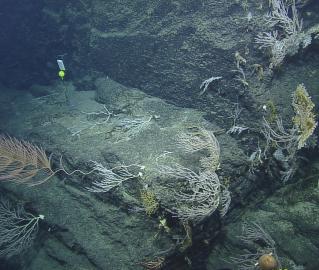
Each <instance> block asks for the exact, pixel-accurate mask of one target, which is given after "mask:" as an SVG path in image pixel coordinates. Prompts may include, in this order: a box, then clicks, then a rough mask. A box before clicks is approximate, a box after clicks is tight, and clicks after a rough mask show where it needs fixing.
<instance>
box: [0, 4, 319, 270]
mask: <svg viewBox="0 0 319 270" xmlns="http://www.w3.org/2000/svg"><path fill="white" fill-rule="evenodd" d="M268 2H269V1H262V0H260V1H238V0H229V1H226V0H216V1H208V0H198V1H193V0H186V1H174V0H159V1H154V0H150V1H145V0H137V1H124V0H123V1H116V0H111V1H102V0H89V1H84V0H81V1H78V0H77V1H75V0H71V1H64V2H57V1H52V0H41V1H36V3H33V2H32V3H30V1H26V0H18V1H4V3H3V4H2V7H3V10H4V12H3V14H1V15H2V16H0V21H1V25H2V26H3V27H2V29H1V30H0V31H1V37H2V39H1V41H2V44H1V51H0V58H1V70H2V72H0V80H1V82H2V84H4V85H6V86H9V87H10V88H8V89H5V87H2V86H1V88H2V89H3V93H4V94H3V95H2V96H1V99H2V103H1V104H2V106H1V118H2V119H5V121H2V122H1V126H0V130H1V131H2V132H6V133H10V134H12V135H14V136H17V137H21V138H28V139H32V140H34V141H36V142H37V143H39V144H43V145H44V146H45V148H46V149H47V150H49V151H50V152H57V153H60V152H63V153H66V156H67V158H66V159H67V160H68V163H69V165H70V167H77V166H79V165H80V166H87V164H86V162H87V161H88V160H91V159H92V157H94V158H95V159H96V160H102V161H103V162H105V163H107V164H109V163H112V161H114V160H113V159H114V158H115V159H117V160H118V161H121V162H131V161H132V160H133V161H135V159H136V160H143V161H145V162H146V163H147V162H148V159H147V157H151V156H153V157H154V155H155V154H154V153H157V154H158V155H160V151H159V149H161V150H163V151H164V150H167V146H170V140H169V139H170V138H171V137H173V135H172V134H175V133H178V132H179V131H180V130H181V128H184V127H185V125H186V123H187V124H188V125H189V124H190V123H191V125H194V126H195V125H197V124H198V123H200V124H205V125H207V127H208V128H209V129H211V130H213V131H214V132H216V134H217V136H218V140H219V141H220V145H221V149H222V154H221V170H220V171H219V172H218V175H219V176H220V177H221V179H224V180H225V182H227V181H229V180H231V183H230V189H231V191H232V197H233V202H232V205H231V209H234V210H232V212H231V214H230V215H229V217H228V218H227V217H226V219H224V220H223V221H222V222H223V224H224V225H226V226H222V223H221V219H220V218H219V217H218V216H216V215H214V216H212V217H211V218H210V219H208V220H205V222H204V223H202V224H200V225H199V226H194V227H193V228H192V230H193V231H192V238H193V239H192V240H193V242H192V241H190V243H187V245H186V246H187V247H186V248H185V249H183V248H184V247H183V248H181V245H183V244H185V242H187V241H189V240H190V239H188V238H187V237H186V236H187V234H188V233H189V231H187V229H186V228H187V227H183V226H182V225H181V224H176V223H175V222H176V221H174V219H173V221H172V220H169V221H170V222H171V223H170V224H169V225H171V226H172V227H173V232H172V234H170V235H167V234H166V232H165V230H163V227H160V225H159V223H160V221H161V219H160V218H161V217H159V216H158V217H146V215H145V213H144V215H140V214H138V215H140V216H137V217H135V216H131V213H128V210H127V209H128V208H129V207H128V205H130V204H132V202H133V203H137V202H136V200H137V198H139V195H138V194H139V193H138V192H139V191H138V188H137V187H136V186H134V185H133V190H134V192H133V194H127V192H122V191H123V190H121V192H118V193H116V194H114V195H110V196H106V197H103V196H99V197H98V199H96V198H95V197H94V198H93V197H91V196H89V195H87V194H86V193H85V192H83V190H82V187H83V186H85V184H86V182H83V181H82V180H81V179H80V178H78V179H73V180H72V182H71V184H70V185H68V184H67V185H64V183H63V182H61V181H59V182H58V183H55V182H53V183H50V186H48V188H49V189H50V190H46V191H45V192H41V195H39V194H38V193H37V192H38V191H37V190H36V191H25V190H23V189H15V188H12V189H11V188H7V187H5V188H6V189H4V190H5V192H7V191H8V190H10V192H11V193H12V194H14V195H15V196H16V197H19V196H21V198H22V199H23V200H27V201H31V205H32V208H33V210H36V211H37V212H39V211H41V212H42V211H44V212H49V213H51V214H50V215H49V216H48V219H47V223H48V224H47V225H45V226H44V229H43V230H42V231H43V235H44V236H43V237H44V240H43V241H44V242H43V244H42V246H43V247H44V248H42V249H41V254H38V255H37V256H35V259H34V260H33V261H32V262H31V263H30V264H29V265H30V267H29V269H34V270H35V269H40V267H42V269H43V264H44V263H48V268H47V269H50V267H51V268H53V267H55V268H57V269H70V267H71V266H72V267H74V266H76V267H77V266H78V267H86V268H83V269H109V268H110V267H113V268H112V269H137V267H140V268H141V267H142V264H141V263H145V264H144V266H148V267H151V266H152V263H156V259H159V257H161V255H163V254H164V255H165V256H166V262H165V265H163V267H164V269H187V268H189V269H204V268H205V267H207V269H209V270H213V269H214V270H217V269H218V267H219V268H223V267H227V266H229V265H227V264H225V263H224V261H223V260H222V259H223V258H217V257H219V256H220V254H222V255H223V256H220V257H225V258H226V259H227V258H228V257H231V256H232V254H234V253H235V251H236V252H237V251H238V249H241V248H243V246H244V245H242V243H241V242H240V241H236V240H234V237H235V236H234V234H232V233H233V232H234V231H236V229H238V227H240V226H241V225H242V223H243V222H242V221H243V219H242V218H239V217H241V216H244V217H245V218H246V219H251V220H252V219H256V220H257V219H258V220H259V221H260V222H262V223H263V224H264V225H265V226H264V227H265V229H266V230H267V229H268V230H269V233H273V237H274V238H275V240H276V242H277V243H278V244H279V250H278V252H279V253H280V254H281V255H283V256H286V257H288V258H289V259H291V260H295V262H296V263H298V264H300V265H307V258H309V259H308V261H309V263H308V265H309V267H315V265H316V262H315V260H313V254H315V253H316V252H317V250H318V243H317V242H316V241H311V239H307V236H306V234H307V233H306V231H307V229H305V230H300V231H299V233H300V237H299V238H298V239H299V240H300V242H302V243H304V245H303V247H305V248H307V247H309V248H307V250H308V253H307V254H308V255H309V256H308V255H307V254H306V255H307V256H308V257H307V256H304V258H301V257H300V256H299V255H298V254H297V253H298V252H297V251H298V249H297V247H296V246H293V245H290V244H289V245H285V241H288V240H287V238H281V237H280V235H279V233H277V234H276V229H277V228H280V232H283V233H286V234H288V235H289V234H291V233H293V232H296V231H297V230H298V227H299V226H303V227H304V228H310V227H311V228H310V229H311V233H317V231H318V228H317V227H316V226H315V225H313V223H312V220H311V219H310V217H309V215H308V214H307V215H306V218H307V220H305V222H304V224H301V222H300V220H302V219H304V216H303V215H301V213H300V212H302V211H305V212H307V213H311V212H313V213H317V208H316V205H315V204H316V203H317V201H318V193H317V192H315V191H313V192H311V198H308V197H307V194H308V193H307V190H310V189H311V188H312V189H313V188H314V186H313V183H314V181H315V180H314V179H313V175H314V174H315V173H313V174H310V175H307V173H305V172H303V170H302V169H301V170H300V171H301V176H300V178H302V177H304V178H307V177H312V178H311V179H312V182H310V184H309V185H307V186H305V187H304V186H302V188H303V192H302V196H301V197H298V198H300V200H302V201H304V202H305V204H304V205H303V204H302V203H301V204H300V203H299V202H298V201H293V199H294V198H292V196H290V195H289V196H288V195H287V194H290V193H289V189H288V188H286V189H283V190H282V191H279V192H277V193H276V194H275V196H273V197H271V198H270V199H268V200H267V198H268V197H270V196H271V194H272V193H274V192H275V191H276V190H278V189H279V188H280V187H281V186H282V183H281V182H280V181H279V180H278V178H279V176H280V174H279V170H280V169H281V166H282V164H280V163H276V162H275V161H272V162H270V161H269V160H266V161H265V162H264V163H262V164H259V165H260V168H258V169H257V170H256V172H255V174H251V173H250V172H249V166H250V165H251V164H250V163H249V158H250V157H251V154H252V153H253V152H254V151H256V150H257V149H258V147H259V146H260V145H263V143H264V137H263V136H262V134H261V127H262V117H263V116H269V113H274V114H276V116H278V115H280V116H281V117H282V118H283V119H284V122H285V125H286V126H288V127H289V126H291V117H292V109H291V98H290V96H291V93H292V92H293V91H294V90H295V89H296V86H297V85H298V84H300V83H305V86H306V88H307V90H308V92H309V94H310V95H311V96H312V100H313V101H314V103H316V104H318V102H319V96H318V95H317V91H318V85H319V79H318V78H319V76H318V74H319V71H318V70H319V66H318V63H319V53H318V41H317V40H315V39H314V40H313V43H312V45H311V46H309V47H308V48H307V49H306V50H300V52H299V53H298V54H296V55H294V56H293V57H288V58H287V59H286V60H285V62H284V64H283V65H282V66H281V67H280V68H279V69H277V70H270V69H269V68H268V67H269V56H268V55H267V53H266V51H261V50H258V48H257V47H258V46H257V45H256V44H255V43H254V38H255V37H256V35H257V33H259V32H261V31H264V30H265V25H264V21H263V19H262V17H263V15H264V14H266V13H267V12H268V8H269V7H268ZM298 3H299V4H300V5H301V4H305V6H304V7H303V9H301V12H302V16H303V18H304V28H305V29H306V30H307V29H309V28H310V27H312V26H315V25H316V24H318V21H319V18H318V14H319V6H318V5H317V3H315V1H312V2H311V1H299V2H298ZM314 33H315V32H314ZM313 37H315V34H313ZM57 58H62V59H63V60H64V62H65V65H66V69H67V70H66V78H65V80H66V84H57V83H56V80H57V79H58V78H57V65H56V59H57ZM211 77H221V78H219V79H218V80H215V81H213V83H212V84H210V85H209V86H208V87H207V89H204V88H203V87H202V88H200V85H201V83H202V82H203V81H204V80H206V79H208V78H211ZM114 81H116V82H118V83H120V84H122V85H119V84H118V83H115V82H114ZM37 84H42V85H46V86H39V85H37ZM124 85H125V86H129V88H126V87H125V86H124ZM132 87H134V88H138V89H139V90H137V89H133V88H132ZM13 88H15V89H13ZM11 89H12V90H11ZM27 89H28V93H25V94H23V95H21V96H20V94H19V92H16V90H23V91H27ZM65 89H68V90H70V89H71V90H72V91H71V92H72V93H73V94H74V96H72V95H73V94H72V95H71V99H70V100H69V101H70V102H69V103H66V102H65V100H64V98H65V96H64V91H65ZM123 89H124V90H123ZM73 90H75V91H73ZM78 91H80V92H78ZM84 91H86V92H84ZM94 91H95V92H94ZM140 91H142V92H144V93H142V92H140ZM8 92H11V94H12V95H9V94H6V93H8ZM55 92H57V93H58V94H57V95H55ZM95 93H96V95H95ZM145 93H146V94H145ZM47 94H49V95H53V96H49V98H48V99H47V97H44V99H42V97H43V96H46V95H47ZM147 94H151V95H152V96H153V97H154V96H155V97H157V98H158V97H160V98H162V99H165V100H166V101H167V102H168V103H174V104H175V105H177V107H175V106H173V105H169V104H167V103H165V102H163V101H161V100H159V99H157V98H152V97H149V96H147ZM72 97H73V98H72ZM26 101H27V102H26ZM96 101H97V102H96ZM28 102H30V104H32V105H28ZM101 104H103V105H105V106H107V109H110V110H112V113H114V115H113V116H116V117H119V116H121V115H122V116H123V117H124V116H129V117H133V116H134V117H137V118H139V119H140V118H141V116H151V117H152V128H151V129H150V130H147V131H146V132H145V133H143V136H141V137H138V138H134V139H133V140H131V141H125V140H124V141H122V142H121V143H122V144H118V141H117V139H118V137H117V136H118V133H120V132H121V131H119V128H118V127H117V129H116V128H113V129H112V128H109V127H108V126H103V127H101V126H100V125H98V124H97V123H99V122H100V121H99V119H100V118H101V117H102V118H103V116H105V115H106V114H105V111H104V114H103V106H102V105H101ZM82 106H84V107H82ZM265 106H266V107H265ZM272 106H273V107H272ZM178 107H193V108H195V109H196V110H192V109H184V108H178ZM39 108H41V113H42V114H41V115H40V114H39V112H38V110H39ZM265 108H266V109H265ZM269 108H275V109H274V110H273V111H271V110H270V109H269ZM83 112H95V113H97V114H96V115H98V116H95V117H97V118H94V117H93V118H92V116H91V118H90V117H88V116H87V115H85V114H83ZM238 112H240V115H237V116H239V118H236V117H237V116H236V113H238ZM116 117H115V121H117V120H116V119H117V118H116ZM189 119H190V120H191V121H190V122H187V121H186V120H189ZM92 123H93V124H92ZM94 123H95V126H92V125H94ZM235 124H236V125H238V126H241V127H248V128H249V129H248V131H246V132H243V133H241V134H231V133H229V132H228V133H226V132H227V131H229V129H230V128H231V127H232V126H233V125H235ZM104 129H105V130H104ZM94 132H95V133H94ZM165 132H167V134H166V133H165ZM101 134H102V135H101ZM101 136H102V137H103V138H102V139H101ZM155 139H157V143H155V144H154V140H155ZM132 141H133V143H132ZM81 147H82V148H81ZM85 147H87V148H85ZM141 149H142V150H141ZM307 151H308V150H307ZM307 151H305V152H307ZM134 153H136V154H134ZM188 161H189V162H190V163H191V159H189V160H188ZM57 163H58V161H56V164H57ZM301 164H306V163H301ZM193 166H194V164H193ZM59 178H60V180H61V179H63V176H59ZM89 180H90V181H92V179H89ZM56 181H57V180H56ZM66 182H67V183H69V182H68V181H67V180H66ZM151 183H154V185H155V183H161V181H158V179H157V177H155V176H154V177H153V178H152V179H151ZM125 188H126V189H125ZM131 188H132V186H130V185H128V186H124V191H127V190H130V189H131ZM292 188H293V187H292ZM313 190H314V189H313ZM281 192H282V193H281ZM56 194H59V196H57V195H56ZM309 194H310V192H309ZM83 196H84V197H83ZM280 196H282V197H280ZM82 198H85V200H83V199H82ZM296 198H297V197H296ZM57 200H59V201H62V202H63V200H65V203H64V205H63V207H61V206H60V205H59V201H57ZM298 200H299V199H298ZM263 201H265V202H264V203H262V202H263ZM292 201H293V202H292ZM249 202H250V204H251V205H252V207H255V205H256V204H257V202H258V207H259V206H261V207H262V208H263V209H265V212H266V213H265V212H263V211H257V210H256V211H253V210H249V211H247V209H246V208H247V207H248V206H247V205H248V204H249ZM66 203H67V205H66ZM282 203H283V204H285V207H284V208H283V207H281V204H282ZM289 203H291V205H289ZM50 205H51V206H52V207H53V208H52V207H50ZM68 205H69V206H70V207H68ZM162 207H163V208H165V207H166V205H165V202H163V204H162ZM52 209H53V210H52ZM74 209H79V210H81V211H79V212H74ZM77 213H79V214H80V215H81V217H80V219H81V220H82V221H83V223H80V224H74V223H73V222H72V220H74V219H78V218H79V217H78V216H77ZM287 213H289V214H288V215H287ZM264 214H265V215H266V217H265V215H264ZM269 216H271V218H272V217H273V216H275V217H276V222H277V223H276V224H271V221H270V220H272V219H269V218H267V217H269ZM66 217H67V219H66ZM235 219H240V221H236V222H234V220H235ZM87 220H89V221H87ZM108 220H112V224H111V225H110V224H108ZM119 220H120V221H121V222H118V221H119ZM122 221H123V222H122ZM287 224H288V225H287ZM300 224H301V225H300ZM46 226H47V227H46ZM287 227H289V228H290V229H291V230H288V229H289V228H288V229H287ZM221 228H225V229H226V230H228V231H227V232H226V233H225V234H223V231H221V230H220V229H221ZM46 229H47V230H49V234H46V232H45V230H46ZM95 230H97V231H95ZM222 230H223V229H222ZM278 231H279V230H278ZM154 232H155V233H154ZM158 232H160V233H159V236H158V235H157V233H158ZM94 233H96V235H97V236H95V237H97V238H98V239H94V238H91V236H92V235H93V234H94ZM121 233H123V234H124V240H119V239H122V237H123V235H120V234H121ZM131 234H134V236H132V235H131ZM153 234H156V235H157V236H158V241H155V242H151V243H150V242H147V241H148V240H149V239H151V238H152V236H153ZM238 234H239V232H238ZM235 235H237V232H236V233H235ZM223 236H225V238H224V239H223ZM183 237H184V238H183ZM185 239H186V240H185ZM225 239H226V240H225ZM298 239H297V240H296V241H298ZM119 242H120V243H119ZM144 242H145V243H146V244H145V245H144ZM217 242H218V243H219V244H218V245H217ZM288 242H289V241H288ZM94 243H96V244H97V245H98V246H94ZM104 243H106V244H105V245H104ZM176 243H178V244H176ZM181 243H182V244H181ZM157 244H158V245H159V246H157ZM97 247H98V248H99V251H98V252H96V251H95V248H97ZM172 247H173V248H172ZM36 248H38V250H39V247H37V246H36ZM113 249H117V250H118V253H114V254H112V250H113ZM227 249H228V251H229V250H231V252H228V251H227ZM163 250H164V251H165V252H164V253H163ZM211 250H213V251H211ZM232 251H234V252H232ZM210 252H211V255H210V256H208V254H209V253H210ZM65 254H68V255H67V256H66V255H65ZM105 254H107V255H105ZM122 255H123V256H122ZM119 257H121V260H122V261H121V263H120V264H119V263H118V258H119ZM208 257H209V262H208V263H207V264H206V260H207V258H208ZM76 261H78V262H80V263H79V264H75V263H74V262H76ZM147 263H149V264H147ZM158 263H159V262H158ZM128 265H129V266H128ZM153 266H154V265H153ZM12 267H13V266H12ZM116 267H118V268H116ZM149 269H152V268H149ZM153 269H156V268H153ZM309 269H315V268H309ZM289 270H290V269H289Z"/></svg>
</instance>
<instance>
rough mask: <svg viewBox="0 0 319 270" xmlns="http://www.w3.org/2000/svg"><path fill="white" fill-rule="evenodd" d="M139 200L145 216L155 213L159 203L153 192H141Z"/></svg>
mask: <svg viewBox="0 0 319 270" xmlns="http://www.w3.org/2000/svg"><path fill="white" fill-rule="evenodd" d="M141 200H142V204H143V206H144V208H145V212H146V214H147V215H149V216H150V215H153V214H154V213H155V212H156V211H157V209H158V206H159V203H158V201H157V199H156V196H155V194H154V192H152V191H150V190H142V191H141Z"/></svg>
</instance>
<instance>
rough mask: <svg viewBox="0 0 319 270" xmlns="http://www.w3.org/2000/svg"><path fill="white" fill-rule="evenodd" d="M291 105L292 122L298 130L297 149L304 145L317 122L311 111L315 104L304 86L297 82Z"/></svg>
mask: <svg viewBox="0 0 319 270" xmlns="http://www.w3.org/2000/svg"><path fill="white" fill-rule="evenodd" d="M292 106H293V108H294V111H295V114H296V115H295V116H294V117H293V123H294V125H295V127H296V128H297V130H298V133H299V136H298V149H300V148H302V147H304V146H305V144H306V141H307V139H308V138H309V137H310V136H311V135H312V133H313V132H314V130H315V128H316V126H317V124H318V123H317V122H316V115H315V114H314V112H313V109H314V107H315V104H314V103H313V102H312V100H311V97H310V96H309V94H308V92H307V90H306V88H305V86H304V85H303V84H299V85H298V86H297V89H296V91H295V92H294V94H293V100H292Z"/></svg>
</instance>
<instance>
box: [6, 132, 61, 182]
mask: <svg viewBox="0 0 319 270" xmlns="http://www.w3.org/2000/svg"><path fill="white" fill-rule="evenodd" d="M40 172H44V173H46V174H47V176H46V177H45V179H43V177H42V178H41V179H40V180H39V179H35V176H36V175H37V174H38V173H40ZM54 174H55V173H54V172H53V170H52V168H51V160H50V157H48V156H47V155H46V153H45V151H44V150H43V149H42V148H41V147H39V146H36V145H33V144H31V143H29V142H27V141H20V140H18V139H16V138H12V137H10V136H4V135H0V181H1V180H2V181H12V182H15V183H27V184H28V185H30V186H33V185H37V184H41V183H42V182H44V181H46V180H47V179H48V178H50V177H51V176H53V175H54Z"/></svg>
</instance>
